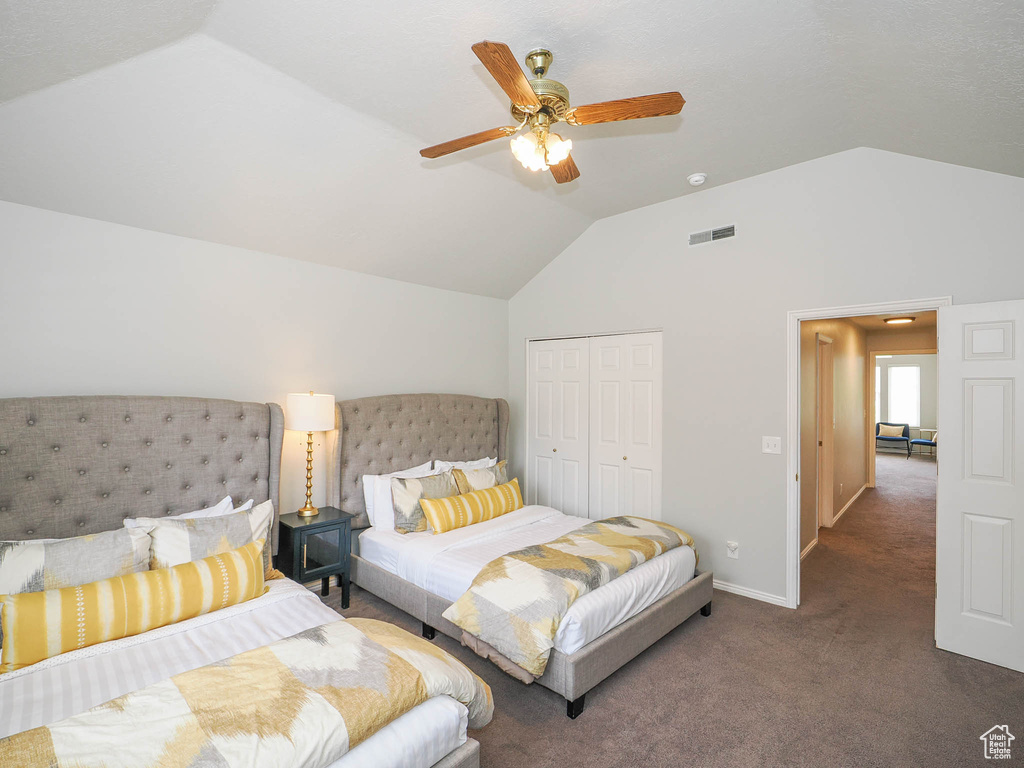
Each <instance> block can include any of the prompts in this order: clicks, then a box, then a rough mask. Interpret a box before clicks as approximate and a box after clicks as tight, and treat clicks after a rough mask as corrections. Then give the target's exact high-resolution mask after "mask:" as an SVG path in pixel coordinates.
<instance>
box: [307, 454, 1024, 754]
mask: <svg viewBox="0 0 1024 768" xmlns="http://www.w3.org/2000/svg"><path fill="white" fill-rule="evenodd" d="M877 474H878V479H877V485H878V487H877V488H876V489H874V490H868V491H865V492H864V494H862V496H861V498H860V499H859V500H858V501H857V503H856V504H855V505H854V506H853V507H852V508H851V509H850V510H849V511H848V512H847V513H846V514H845V515H844V516H843V517H842V518H841V520H840V521H839V523H838V524H837V525H836V527H835V528H833V529H831V530H828V529H822V530H821V535H820V539H819V543H818V545H817V547H816V548H815V549H814V550H813V551H812V552H811V553H810V554H809V555H808V556H807V558H806V559H805V560H804V562H803V567H802V603H801V606H800V608H799V609H798V610H796V611H791V610H788V609H786V608H779V607H776V606H772V605H768V604H765V603H761V602H757V601H754V600H749V599H746V598H742V597H737V596H735V595H730V594H726V593H722V592H716V593H715V601H714V613H713V615H712V616H711V617H710V618H702V617H701V616H699V615H696V616H694V617H693V618H691V619H690V620H689V621H687V622H686V623H685V624H683V625H682V626H681V627H679V628H677V629H676V630H675V631H673V632H672V633H671V634H669V635H668V636H667V637H665V638H664V639H662V640H661V641H660V642H659V643H657V644H656V645H655V646H654V647H653V648H650V649H649V650H647V651H646V652H645V653H644V654H642V655H641V656H640V657H639V658H637V659H634V660H633V661H632V662H631V663H630V664H628V665H627V666H626V667H625V668H623V669H621V670H619V671H618V672H617V673H616V674H615V675H613V676H612V677H610V678H609V679H608V680H606V681H604V682H603V683H602V684H601V685H599V686H598V687H597V688H595V689H594V690H592V691H591V692H590V693H589V694H588V695H587V707H586V711H585V712H584V713H583V715H582V716H581V717H580V718H579V719H578V720H575V721H572V720H569V719H567V718H566V716H565V703H564V701H563V700H562V699H560V698H558V697H557V696H556V695H555V694H553V693H551V692H550V691H548V690H546V689H544V688H541V687H540V686H536V685H532V686H524V685H522V684H521V683H518V682H516V681H515V680H513V679H511V678H510V677H507V676H506V675H504V674H503V673H502V672H500V671H499V670H498V669H497V668H495V667H493V666H491V665H490V664H489V663H487V662H484V661H482V660H480V659H479V658H477V657H476V656H474V655H473V654H472V653H470V652H469V651H467V650H466V649H464V648H462V647H460V646H459V644H458V643H457V642H455V641H453V640H450V639H449V638H447V637H444V636H442V635H440V634H439V635H438V639H437V641H436V642H437V643H439V644H440V645H441V646H442V647H443V648H445V649H446V650H448V651H450V652H451V653H453V654H455V655H456V656H458V657H459V658H461V659H462V660H463V661H465V662H466V663H467V664H468V665H469V666H470V667H472V668H473V669H474V670H475V671H476V672H477V674H479V675H480V676H481V677H483V678H484V679H485V680H486V681H487V682H488V683H490V685H491V688H492V690H493V692H494V699H495V709H496V711H495V715H494V720H493V721H492V722H491V724H490V725H488V726H487V727H486V728H484V729H483V730H481V731H477V732H475V733H474V734H473V736H474V738H476V739H477V740H478V741H479V742H480V744H481V747H482V764H483V766H484V768H519V767H520V766H522V767H523V768H525V767H526V766H530V767H531V768H534V767H538V768H539V767H547V766H587V767H588V768H603V767H605V766H607V767H608V768H612V767H615V768H620V767H626V766H644V768H656V767H659V766H665V767H666V768H668V766H673V767H675V766H692V767H694V768H700V767H703V766H857V767H858V768H864V767H865V766H890V765H900V766H924V767H928V768H931V767H932V766H971V765H979V766H981V765H990V764H991V763H990V761H987V760H985V759H984V757H983V755H982V743H981V741H979V739H978V737H979V736H980V735H981V734H982V733H983V732H985V731H986V730H988V729H989V728H990V727H992V726H993V725H995V724H997V723H998V724H1003V723H1006V724H1008V725H1009V727H1010V731H1011V732H1012V733H1014V734H1015V735H1016V736H1017V738H1018V740H1017V741H1016V742H1015V746H1014V749H1013V752H1014V759H1013V760H1010V761H1004V763H1003V764H1009V765H1020V764H1024V675H1021V674H1019V673H1016V672H1011V671H1009V670H1006V669H1002V668H1000V667H995V666H992V665H989V664H985V663H983V662H979V661H974V660H971V659H966V658H963V657H960V656H956V655H954V654H950V653H946V652H944V651H939V650H936V649H935V645H934V639H933V634H934V631H933V622H934V615H933V611H934V596H935V587H934V584H935V463H934V461H932V460H929V459H925V458H920V457H916V456H915V457H914V458H913V459H911V460H910V461H908V460H907V459H905V458H899V457H896V456H880V457H879V460H878V470H877ZM748 546H749V545H748ZM339 599H340V591H339V590H337V589H332V591H331V595H330V597H328V598H327V599H326V600H327V602H328V604H330V605H332V607H334V608H337V607H338V600H339ZM344 613H345V614H346V615H348V616H368V617H373V618H381V619H386V620H388V621H393V622H395V623H396V624H399V625H401V626H404V627H406V628H407V629H409V630H411V631H415V632H418V631H419V624H418V623H416V622H414V621H413V620H412V619H410V617H409V616H407V615H406V614H404V613H402V612H400V611H398V610H396V609H394V608H392V607H391V606H390V605H387V604H386V603H384V602H383V601H381V600H378V599H377V598H375V597H374V596H372V595H370V594H369V593H366V592H363V591H362V590H359V589H358V588H353V597H352V606H351V609H350V610H348V611H345V612H344Z"/></svg>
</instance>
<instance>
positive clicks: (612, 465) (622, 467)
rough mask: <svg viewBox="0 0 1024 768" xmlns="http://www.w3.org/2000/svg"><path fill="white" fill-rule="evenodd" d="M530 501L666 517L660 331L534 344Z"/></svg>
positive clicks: (568, 509) (596, 512)
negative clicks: (663, 475) (662, 467)
mask: <svg viewBox="0 0 1024 768" xmlns="http://www.w3.org/2000/svg"><path fill="white" fill-rule="evenodd" d="M527 346H528V350H529V360H528V364H527V378H528V381H527V385H528V390H529V394H528V403H527V409H528V414H527V424H528V427H529V436H528V440H527V448H528V465H527V469H526V491H527V493H526V502H527V503H528V504H543V505H546V506H549V507H554V508H555V509H557V510H559V511H561V512H564V513H566V514H568V515H579V516H580V517H589V518H591V519H594V520H600V519H603V518H606V517H615V516H616V515H637V516H639V517H649V518H652V519H655V520H660V519H661V450H662V448H661V446H662V424H661V410H662V367H663V366H662V335H661V331H652V332H646V333H624V334H616V335H613V336H611V335H610V336H584V337H575V338H565V339H544V340H538V341H531V342H529V344H528V345H527Z"/></svg>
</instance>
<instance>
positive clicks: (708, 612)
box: [700, 600, 711, 616]
mask: <svg viewBox="0 0 1024 768" xmlns="http://www.w3.org/2000/svg"><path fill="white" fill-rule="evenodd" d="M700 615H701V616H710V615H711V601H710V600H709V601H708V604H707V605H705V606H702V607H701V609H700Z"/></svg>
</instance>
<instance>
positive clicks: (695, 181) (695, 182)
mask: <svg viewBox="0 0 1024 768" xmlns="http://www.w3.org/2000/svg"><path fill="white" fill-rule="evenodd" d="M686 180H687V181H688V182H690V186H691V187H699V186H700V185H701V184H703V183H704V182H705V181H707V180H708V175H707V174H706V173H691V174H690V175H689V176H687V177H686Z"/></svg>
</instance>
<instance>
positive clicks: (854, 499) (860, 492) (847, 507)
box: [832, 483, 868, 525]
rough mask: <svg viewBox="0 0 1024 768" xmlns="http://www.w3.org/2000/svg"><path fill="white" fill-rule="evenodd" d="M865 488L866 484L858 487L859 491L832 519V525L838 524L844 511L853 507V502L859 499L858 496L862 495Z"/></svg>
mask: <svg viewBox="0 0 1024 768" xmlns="http://www.w3.org/2000/svg"><path fill="white" fill-rule="evenodd" d="M867 487H868V484H867V483H864V485H862V486H861V487H860V490H859V491H857V492H856V493H855V494H853V498H852V499H850V500H849V501H848V502H846V506H845V507H843V508H842V509H840V510H839V514H838V515H836V516H835V517H833V518H832V525H835V524H836V523H838V522H839V518H840V517H842V516H843V513H844V512H846V510H848V509H849V508H850V507H852V506H853V502H855V501H856V500H857V499H859V498H860V495H861V494H862V493H864V490H865V489H866V488H867Z"/></svg>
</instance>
